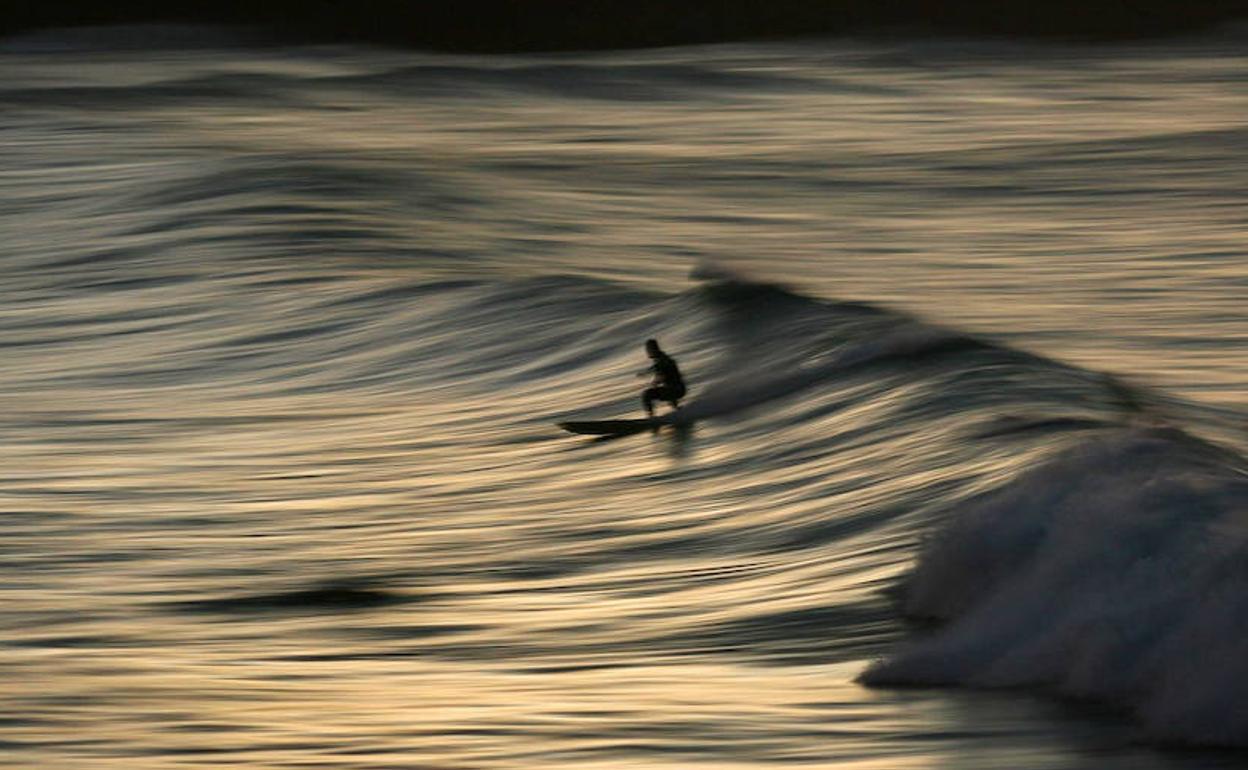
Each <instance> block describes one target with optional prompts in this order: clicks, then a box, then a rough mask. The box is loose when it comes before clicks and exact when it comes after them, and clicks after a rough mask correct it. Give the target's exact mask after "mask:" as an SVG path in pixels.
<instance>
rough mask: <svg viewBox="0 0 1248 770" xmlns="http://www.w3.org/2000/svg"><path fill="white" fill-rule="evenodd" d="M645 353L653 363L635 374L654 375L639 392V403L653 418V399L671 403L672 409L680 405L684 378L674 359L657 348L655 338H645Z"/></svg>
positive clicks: (641, 375)
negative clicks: (648, 385) (647, 385)
mask: <svg viewBox="0 0 1248 770" xmlns="http://www.w3.org/2000/svg"><path fill="white" fill-rule="evenodd" d="M646 355H648V356H650V360H651V361H652V362H653V363H651V364H650V366H649V367H648V368H646V369H644V370H642V371H640V372H638V373H637V376H638V377H645V376H646V375H647V374H653V375H654V380H653V382H651V384H650V387H648V388H646V389H645V390H644V391H642V394H641V404H642V406H644V407H645V408H646V417H649V418H651V419H653V417H654V402H655V401H666V402H667V403H669V404H671V405H672V408H673V409H676V408H679V407H680V400H681V399H682V398H684V397H685V380H684V378H683V377H681V376H680V369H679V368H678V367H677V366H676V360H675V359H673V358H672V357H671V356H669V355H668V354H666V353H664V352H663V351H662V349H660V348H659V343H658V341H657V340H646Z"/></svg>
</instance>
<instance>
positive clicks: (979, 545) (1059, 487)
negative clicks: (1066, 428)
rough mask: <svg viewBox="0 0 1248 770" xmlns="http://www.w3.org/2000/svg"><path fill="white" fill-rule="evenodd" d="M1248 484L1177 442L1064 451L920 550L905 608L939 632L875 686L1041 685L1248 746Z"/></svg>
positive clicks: (1212, 450)
mask: <svg viewBox="0 0 1248 770" xmlns="http://www.w3.org/2000/svg"><path fill="white" fill-rule="evenodd" d="M1245 565H1248V474H1246V473H1245V466H1244V465H1243V461H1242V459H1241V458H1239V457H1237V456H1236V455H1233V454H1231V453H1229V452H1225V451H1222V450H1219V449H1218V448H1216V447H1213V446H1211V445H1208V444H1204V443H1203V442H1200V441H1198V440H1196V439H1193V438H1192V437H1190V436H1189V435H1187V434H1185V433H1183V432H1181V431H1179V430H1178V429H1175V428H1129V429H1122V430H1118V431H1113V432H1111V433H1108V434H1106V435H1102V436H1097V437H1093V438H1090V439H1087V440H1086V441H1084V442H1081V443H1079V444H1078V445H1076V446H1075V447H1074V448H1072V449H1069V450H1067V451H1064V452H1061V453H1059V454H1058V455H1057V456H1055V457H1053V458H1052V459H1051V460H1049V461H1048V462H1046V463H1044V464H1042V465H1040V466H1039V467H1037V468H1034V469H1033V470H1031V471H1029V472H1027V473H1025V474H1023V475H1021V476H1020V477H1018V478H1017V479H1015V480H1013V481H1011V482H1010V483H1008V484H1006V485H1004V486H1003V487H1001V488H1000V489H998V490H996V491H995V492H993V493H991V494H988V495H985V496H984V497H982V498H981V499H978V500H976V501H974V502H972V503H970V504H968V505H966V506H965V507H964V508H963V509H962V510H960V511H958V512H956V513H955V514H954V515H953V516H952V518H951V520H950V521H949V522H948V523H947V524H946V525H945V526H944V527H941V528H938V529H937V530H936V531H935V533H934V534H933V535H932V536H931V537H930V539H929V540H928V542H927V543H926V545H925V547H924V548H923V549H922V552H921V554H920V556H919V559H918V564H917V566H916V568H915V570H914V573H913V575H912V576H911V577H910V578H909V580H908V583H907V586H906V591H905V600H904V608H905V610H906V612H907V613H908V614H910V615H911V616H916V617H924V618H933V619H938V620H941V621H945V624H944V625H942V626H940V627H939V628H938V629H937V630H935V631H932V632H930V633H928V634H925V635H923V636H921V637H920V638H919V639H917V640H915V641H913V642H912V643H910V644H908V645H907V646H905V647H904V648H903V649H901V650H900V651H898V652H896V653H895V654H893V655H891V656H889V657H888V658H886V659H884V660H882V661H880V662H878V663H876V664H875V665H874V666H873V667H872V668H870V669H869V670H868V671H867V672H866V673H865V674H864V676H863V681H864V682H866V683H868V684H872V685H953V684H957V685H966V686H972V687H1024V686H1026V687H1032V686H1038V687H1043V688H1046V689H1050V690H1053V691H1056V692H1058V693H1060V694H1062V695H1065V696H1070V697H1075V698H1091V699H1096V700H1101V701H1107V702H1110V703H1114V704H1117V705H1119V706H1121V707H1122V708H1124V709H1126V710H1128V711H1130V712H1132V713H1134V714H1135V715H1136V716H1137V717H1138V719H1139V720H1140V721H1141V723H1142V724H1143V725H1144V726H1145V728H1146V729H1147V731H1148V734H1149V735H1150V736H1151V737H1152V738H1153V739H1155V740H1161V741H1170V742H1184V743H1193V744H1203V745H1209V744H1214V745H1228V746H1241V747H1242V746H1248V697H1245V695H1244V691H1243V688H1242V686H1241V685H1242V682H1243V681H1244V678H1245V676H1248V658H1245V657H1244V655H1243V646H1242V640H1243V638H1244V636H1245V635H1246V634H1248V567H1246V566H1245Z"/></svg>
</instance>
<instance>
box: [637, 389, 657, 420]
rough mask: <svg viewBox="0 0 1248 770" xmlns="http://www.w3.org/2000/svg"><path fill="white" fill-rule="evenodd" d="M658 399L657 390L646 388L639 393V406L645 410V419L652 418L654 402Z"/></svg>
mask: <svg viewBox="0 0 1248 770" xmlns="http://www.w3.org/2000/svg"><path fill="white" fill-rule="evenodd" d="M658 397H659V389H658V388H646V389H645V390H644V391H642V393H641V405H642V406H643V407H645V409H646V417H650V418H653V417H654V400H655V399H656V398H658Z"/></svg>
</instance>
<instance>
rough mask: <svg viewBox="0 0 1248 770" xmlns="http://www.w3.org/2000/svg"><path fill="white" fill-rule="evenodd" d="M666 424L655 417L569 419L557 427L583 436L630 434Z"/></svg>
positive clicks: (665, 421) (666, 422)
mask: <svg viewBox="0 0 1248 770" xmlns="http://www.w3.org/2000/svg"><path fill="white" fill-rule="evenodd" d="M667 424H668V421H667V420H664V419H662V418H660V417H655V418H653V419H640V420H571V421H568V422H561V423H559V427H560V428H563V429H564V430H566V431H567V432H569V433H579V434H581V435H583V436H631V435H632V434H634V433H641V432H642V431H646V430H650V429H652V428H657V427H659V426H660V425H667Z"/></svg>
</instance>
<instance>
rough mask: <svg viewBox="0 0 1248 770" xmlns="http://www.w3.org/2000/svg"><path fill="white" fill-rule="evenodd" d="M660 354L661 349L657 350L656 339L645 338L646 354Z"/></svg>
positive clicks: (654, 355) (656, 355)
mask: <svg viewBox="0 0 1248 770" xmlns="http://www.w3.org/2000/svg"><path fill="white" fill-rule="evenodd" d="M662 354H663V351H662V350H659V341H658V340H646V355H648V356H650V357H651V358H658V357H659V356H660V355H662Z"/></svg>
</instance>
